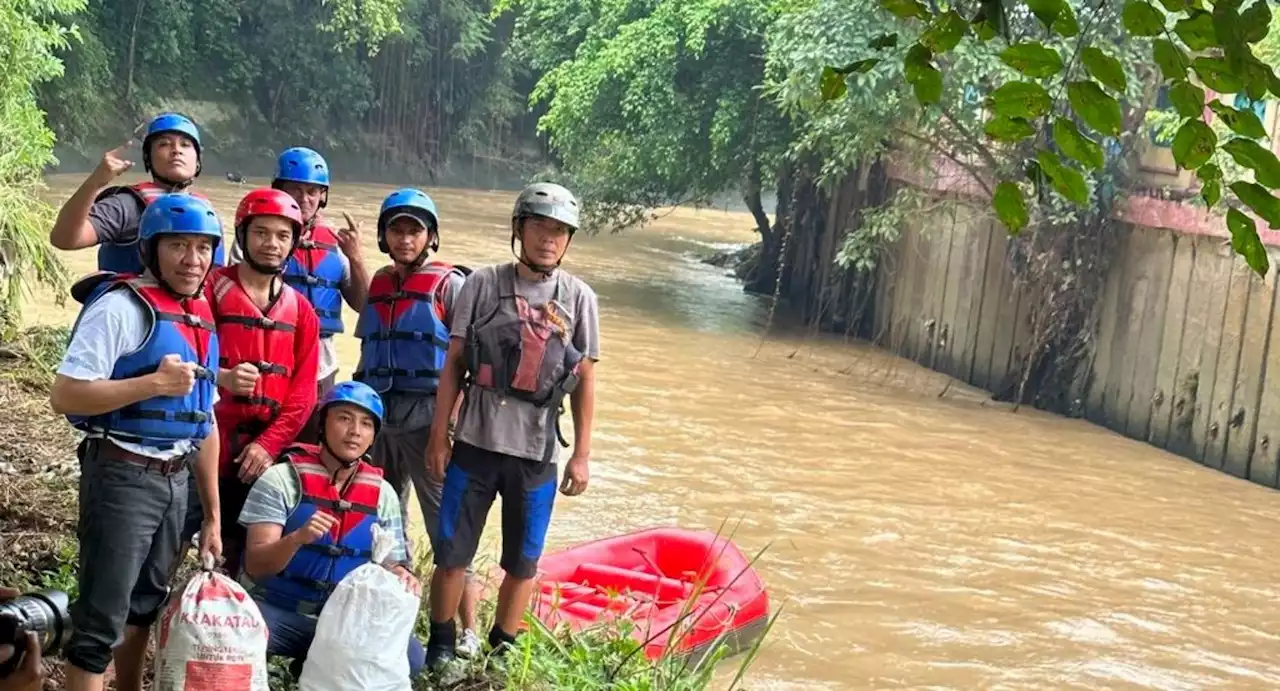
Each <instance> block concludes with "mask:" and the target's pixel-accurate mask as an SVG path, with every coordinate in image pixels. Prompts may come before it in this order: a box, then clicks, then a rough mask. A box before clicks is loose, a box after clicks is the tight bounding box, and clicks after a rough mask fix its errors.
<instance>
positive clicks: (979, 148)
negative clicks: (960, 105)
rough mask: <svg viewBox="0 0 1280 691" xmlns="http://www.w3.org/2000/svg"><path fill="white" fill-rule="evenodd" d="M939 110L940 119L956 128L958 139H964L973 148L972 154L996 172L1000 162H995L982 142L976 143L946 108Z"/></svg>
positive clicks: (976, 139) (993, 156) (994, 158)
mask: <svg viewBox="0 0 1280 691" xmlns="http://www.w3.org/2000/svg"><path fill="white" fill-rule="evenodd" d="M939 110H940V111H941V112H942V117H944V118H946V119H947V122H948V123H950V124H951V126H952V127H954V128H956V132H958V133H959V134H960V137H961V138H963V139H964V141H965V143H966V144H968V145H969V146H971V147H973V151H974V153H976V154H978V155H979V156H981V157H982V160H983V161H985V162H986V164H987V165H988V166H989V167H990V168H991V169H992V170H998V169H999V168H1000V162H999V161H997V160H996V157H995V155H994V154H992V153H991V150H990V149H988V148H987V147H986V146H983V144H982V142H980V141H978V138H977V137H975V136H973V133H971V132H970V131H969V130H968V128H966V127H965V126H964V125H962V124H960V121H959V120H957V119H956V117H955V116H954V115H952V114H951V111H949V110H947V109H946V108H940V109H939Z"/></svg>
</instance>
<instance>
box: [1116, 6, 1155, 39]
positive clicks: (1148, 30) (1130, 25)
mask: <svg viewBox="0 0 1280 691" xmlns="http://www.w3.org/2000/svg"><path fill="white" fill-rule="evenodd" d="M1124 28H1125V29H1127V30H1128V31H1129V33H1131V34H1133V35H1134V36H1158V35H1159V34H1160V32H1162V31H1164V13H1163V12H1161V11H1160V10H1157V9H1156V8H1155V6H1154V5H1152V4H1150V3H1147V2H1141V0H1139V1H1137V2H1135V1H1133V0H1130V2H1129V3H1127V4H1126V5H1125V6H1124Z"/></svg>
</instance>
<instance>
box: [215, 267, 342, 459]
mask: <svg viewBox="0 0 1280 691" xmlns="http://www.w3.org/2000/svg"><path fill="white" fill-rule="evenodd" d="M235 278H236V281H237V282H239V277H238V276H236V277H235ZM212 284H213V281H206V282H205V293H206V295H207V297H208V298H209V300H210V301H213V300H214V294H213V288H212ZM284 289H285V290H293V288H290V287H288V286H285V288H284ZM297 299H298V318H297V324H296V325H295V330H294V332H293V375H292V376H291V377H290V384H289V390H288V393H287V394H286V395H285V397H284V400H283V402H282V403H281V406H280V411H279V413H277V415H276V417H275V419H274V420H272V421H271V424H270V425H269V426H268V427H267V429H266V430H264V431H263V432H262V434H260V435H258V437H257V438H256V439H254V440H253V443H256V444H258V445H259V446H261V447H262V448H263V450H265V451H266V452H267V453H268V454H271V457H272V458H276V457H278V456H279V455H280V452H281V451H283V450H284V449H285V447H287V446H289V445H290V444H292V443H293V442H294V440H295V439H297V437H298V434H299V433H300V432H301V431H302V428H303V426H304V425H306V423H307V419H308V418H310V416H311V411H312V410H313V409H314V408H315V405H316V373H317V372H318V371H319V368H320V320H319V318H318V317H317V316H316V311H315V307H313V306H312V304H311V303H310V302H309V301H308V300H307V298H306V297H305V296H303V295H302V294H301V293H297ZM215 314H216V309H215ZM239 364H240V363H239V362H231V361H226V362H223V363H222V365H221V367H222V369H234V368H235V366H236V365H239ZM231 395H232V394H231V392H230V391H227V390H226V389H219V396H220V397H222V398H227V397H229V396H231ZM220 407H221V406H215V408H214V413H215V415H216V416H217V418H218V428H219V431H220V432H221V434H222V437H223V439H224V444H223V447H224V448H223V450H222V456H223V459H224V464H225V463H226V462H231V461H234V460H235V458H234V456H230V455H229V454H230V451H231V450H230V449H229V448H226V446H227V444H226V442H225V440H226V439H228V438H229V436H230V435H231V434H233V432H234V425H235V424H236V423H238V422H239V421H238V420H225V421H224V418H225V417H226V414H225V411H219V408H220Z"/></svg>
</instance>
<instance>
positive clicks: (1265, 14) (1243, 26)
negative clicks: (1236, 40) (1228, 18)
mask: <svg viewBox="0 0 1280 691" xmlns="http://www.w3.org/2000/svg"><path fill="white" fill-rule="evenodd" d="M1267 5H1268V0H1256V2H1254V3H1253V4H1252V5H1250V6H1249V9H1247V10H1245V11H1244V12H1241V13H1240V40H1242V41H1245V42H1247V43H1257V42H1258V41H1261V40H1262V39H1264V38H1266V37H1267V29H1269V28H1270V27H1271V8H1270V7H1268V6H1267Z"/></svg>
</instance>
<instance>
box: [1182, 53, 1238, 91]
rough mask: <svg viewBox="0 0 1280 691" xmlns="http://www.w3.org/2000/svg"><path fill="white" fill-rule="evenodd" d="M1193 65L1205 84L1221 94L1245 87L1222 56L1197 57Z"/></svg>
mask: <svg viewBox="0 0 1280 691" xmlns="http://www.w3.org/2000/svg"><path fill="white" fill-rule="evenodd" d="M1191 67H1192V69H1194V70H1195V71H1196V76H1198V77H1200V81H1201V82H1204V85H1205V86H1207V87H1209V88H1210V89H1213V90H1214V91H1217V92H1218V93H1220V94H1234V93H1236V92H1237V91H1240V90H1241V89H1243V88H1244V84H1243V83H1242V82H1241V81H1240V78H1239V77H1238V76H1236V74H1235V73H1234V72H1233V71H1232V69H1231V67H1230V66H1228V65H1227V61H1226V60H1223V59H1222V58H1196V59H1195V60H1194V61H1192V63H1191Z"/></svg>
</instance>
